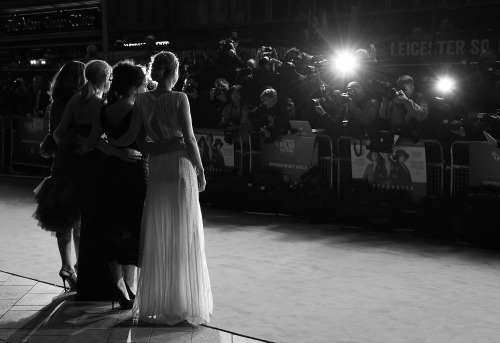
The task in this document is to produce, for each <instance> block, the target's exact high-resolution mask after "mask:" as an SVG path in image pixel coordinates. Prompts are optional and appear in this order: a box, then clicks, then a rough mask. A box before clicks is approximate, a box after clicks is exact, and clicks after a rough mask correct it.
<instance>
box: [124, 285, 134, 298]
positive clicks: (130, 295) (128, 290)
mask: <svg viewBox="0 0 500 343" xmlns="http://www.w3.org/2000/svg"><path fill="white" fill-rule="evenodd" d="M125 287H127V293H128V297H129V298H130V300H135V294H134V293H133V292H132V290H131V289H130V287H129V286H128V283H126V282H125Z"/></svg>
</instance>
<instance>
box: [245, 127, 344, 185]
mask: <svg viewBox="0 0 500 343" xmlns="http://www.w3.org/2000/svg"><path fill="white" fill-rule="evenodd" d="M283 137H285V136H282V137H281V138H278V140H277V142H278V143H279V142H280V140H281V139H283ZM292 137H294V136H290V138H292ZM311 138H314V140H315V143H314V144H315V149H316V151H317V152H318V159H317V165H318V167H319V170H320V175H321V176H322V177H323V178H324V179H325V180H326V181H327V184H328V187H329V189H332V188H333V186H334V175H333V173H334V170H335V168H334V163H335V158H334V153H333V142H332V140H331V138H330V137H329V136H327V135H322V134H316V135H315V136H314V137H311ZM273 143H274V142H273ZM273 143H271V144H273ZM263 144H266V143H263V138H262V136H261V133H260V132H257V131H253V132H251V133H250V135H249V141H248V146H249V151H248V155H249V156H248V165H249V172H250V173H252V172H255V171H258V170H262V169H263V168H264V165H263V164H262V159H261V156H262V155H261V148H262V145H263ZM299 144H300V143H299ZM294 148H295V147H294ZM311 167H312V166H311Z"/></svg>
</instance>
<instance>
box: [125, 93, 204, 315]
mask: <svg viewBox="0 0 500 343" xmlns="http://www.w3.org/2000/svg"><path fill="white" fill-rule="evenodd" d="M181 96H184V94H183V93H178V92H168V93H165V94H162V95H161V96H159V97H158V98H156V97H154V96H153V95H151V94H149V93H144V94H141V95H139V96H138V97H137V99H136V102H135V106H137V108H138V109H139V110H140V113H141V114H142V116H143V122H144V127H145V129H146V132H147V134H148V138H149V139H150V140H151V141H153V142H158V141H160V140H164V139H171V138H175V137H182V131H181V127H180V125H179V120H178V116H179V109H180V103H181ZM185 101H187V99H185ZM160 131H161V132H160ZM139 267H140V270H139V278H138V289H137V295H136V298H135V303H134V308H133V317H134V319H136V320H141V321H144V322H149V323H157V324H167V325H174V324H177V323H179V322H182V321H184V320H187V321H188V322H189V323H191V324H202V323H207V322H209V316H210V314H211V313H212V309H213V301H212V291H211V287H210V278H209V275H208V268H207V263H206V259H205V243H204V233H203V220H202V216H201V209H200V203H199V199H198V184H197V177H196V171H195V168H194V166H193V164H192V162H191V160H190V158H189V156H188V152H187V150H186V149H179V150H175V151H171V152H168V153H163V154H159V155H150V156H149V181H148V188H147V193H146V200H145V204H144V210H143V217H142V231H141V249H140V255H139Z"/></svg>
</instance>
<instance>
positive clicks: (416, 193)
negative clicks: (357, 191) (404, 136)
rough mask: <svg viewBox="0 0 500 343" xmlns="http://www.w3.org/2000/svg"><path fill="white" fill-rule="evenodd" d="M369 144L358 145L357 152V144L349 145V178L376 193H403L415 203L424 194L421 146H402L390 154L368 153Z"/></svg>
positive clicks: (425, 187)
mask: <svg viewBox="0 0 500 343" xmlns="http://www.w3.org/2000/svg"><path fill="white" fill-rule="evenodd" d="M369 144H370V143H369V142H367V143H366V145H363V146H362V148H361V153H359V152H360V151H359V145H356V147H354V145H353V144H352V145H351V166H352V178H353V179H358V180H364V181H366V182H368V183H369V184H370V185H371V186H372V187H373V188H376V189H380V190H399V191H406V192H408V193H409V195H410V196H411V198H412V199H414V200H415V201H418V200H419V199H420V198H421V197H423V196H425V195H426V194H427V170H426V163H425V145H424V144H418V143H417V144H412V143H408V144H406V143H404V144H400V145H397V146H395V147H394V148H393V150H392V151H391V152H372V151H370V150H368V146H369ZM358 155H359V156H358Z"/></svg>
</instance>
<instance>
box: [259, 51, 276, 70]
mask: <svg viewBox="0 0 500 343" xmlns="http://www.w3.org/2000/svg"><path fill="white" fill-rule="evenodd" d="M260 52H261V54H262V55H261V57H260V59H259V65H261V66H265V65H267V64H268V63H270V62H274V61H276V60H277V59H278V53H277V52H276V49H274V48H271V47H270V46H263V47H261V48H260Z"/></svg>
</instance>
